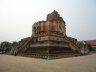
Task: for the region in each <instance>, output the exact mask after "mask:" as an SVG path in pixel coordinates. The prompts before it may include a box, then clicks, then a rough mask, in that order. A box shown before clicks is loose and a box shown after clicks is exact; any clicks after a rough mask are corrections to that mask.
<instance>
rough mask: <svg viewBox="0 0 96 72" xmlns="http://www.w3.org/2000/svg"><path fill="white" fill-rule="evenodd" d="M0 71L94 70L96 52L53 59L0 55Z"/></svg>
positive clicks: (91, 71)
mask: <svg viewBox="0 0 96 72" xmlns="http://www.w3.org/2000/svg"><path fill="white" fill-rule="evenodd" d="M0 72H96V54H91V55H86V56H79V57H70V58H62V59H55V60H44V59H36V58H28V57H19V56H11V55H0Z"/></svg>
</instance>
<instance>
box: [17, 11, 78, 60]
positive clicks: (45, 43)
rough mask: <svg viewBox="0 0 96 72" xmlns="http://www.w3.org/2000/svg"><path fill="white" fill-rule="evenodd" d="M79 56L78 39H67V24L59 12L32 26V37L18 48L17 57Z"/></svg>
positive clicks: (50, 57) (52, 57)
mask: <svg viewBox="0 0 96 72" xmlns="http://www.w3.org/2000/svg"><path fill="white" fill-rule="evenodd" d="M78 54H79V45H78V42H77V39H74V38H71V37H67V35H66V23H65V21H64V20H63V18H62V17H61V16H60V15H59V14H58V12H57V11H55V10H54V11H53V12H52V13H50V14H48V15H47V19H46V21H38V22H36V23H34V24H33V26H32V36H31V37H29V38H26V39H25V41H24V42H23V43H22V44H20V45H19V46H18V48H17V55H23V56H30V57H37V58H45V59H54V58H62V57H69V56H76V55H78Z"/></svg>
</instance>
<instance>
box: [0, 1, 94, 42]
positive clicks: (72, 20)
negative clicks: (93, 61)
mask: <svg viewBox="0 0 96 72" xmlns="http://www.w3.org/2000/svg"><path fill="white" fill-rule="evenodd" d="M53 10H57V11H58V13H59V14H60V15H61V17H63V19H64V20H65V22H66V32H67V35H68V36H71V37H74V38H77V39H78V40H91V39H96V0H0V42H2V41H10V42H13V41H19V40H20V39H22V38H25V37H29V36H31V34H32V25H33V23H34V22H37V21H41V20H46V15H47V14H48V13H50V12H52V11H53Z"/></svg>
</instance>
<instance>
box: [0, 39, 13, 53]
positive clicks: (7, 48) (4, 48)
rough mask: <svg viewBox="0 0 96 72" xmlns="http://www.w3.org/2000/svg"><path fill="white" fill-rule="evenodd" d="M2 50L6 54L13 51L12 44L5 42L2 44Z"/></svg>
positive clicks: (0, 46)
mask: <svg viewBox="0 0 96 72" xmlns="http://www.w3.org/2000/svg"><path fill="white" fill-rule="evenodd" d="M0 48H1V50H2V52H3V53H6V52H8V51H10V50H11V48H12V45H11V43H10V42H8V41H4V42H1V45H0Z"/></svg>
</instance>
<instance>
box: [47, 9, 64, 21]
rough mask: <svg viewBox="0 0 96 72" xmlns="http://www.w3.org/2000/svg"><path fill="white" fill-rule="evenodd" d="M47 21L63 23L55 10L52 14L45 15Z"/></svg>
mask: <svg viewBox="0 0 96 72" xmlns="http://www.w3.org/2000/svg"><path fill="white" fill-rule="evenodd" d="M47 21H62V22H64V20H63V18H62V17H60V15H59V14H58V12H57V11H56V10H54V11H53V12H52V13H49V14H48V15H47Z"/></svg>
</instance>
